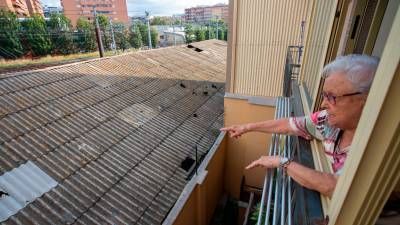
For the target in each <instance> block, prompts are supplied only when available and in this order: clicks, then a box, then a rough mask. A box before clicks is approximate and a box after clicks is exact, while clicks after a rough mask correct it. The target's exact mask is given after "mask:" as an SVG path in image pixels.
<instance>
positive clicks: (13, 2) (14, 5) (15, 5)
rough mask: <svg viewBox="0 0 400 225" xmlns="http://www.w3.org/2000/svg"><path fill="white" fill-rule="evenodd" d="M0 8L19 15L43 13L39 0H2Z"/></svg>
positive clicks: (0, 0)
mask: <svg viewBox="0 0 400 225" xmlns="http://www.w3.org/2000/svg"><path fill="white" fill-rule="evenodd" d="M0 9H5V10H9V11H11V12H15V13H16V14H17V16H18V17H27V16H32V15H33V14H35V13H39V14H42V15H43V8H42V6H41V4H40V1H39V0H0Z"/></svg>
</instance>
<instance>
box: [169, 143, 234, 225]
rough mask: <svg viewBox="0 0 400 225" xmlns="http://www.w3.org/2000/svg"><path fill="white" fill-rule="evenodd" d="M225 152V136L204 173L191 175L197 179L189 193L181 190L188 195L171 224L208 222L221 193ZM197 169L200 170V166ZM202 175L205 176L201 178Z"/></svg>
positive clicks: (203, 223) (200, 223) (193, 224)
mask: <svg viewBox="0 0 400 225" xmlns="http://www.w3.org/2000/svg"><path fill="white" fill-rule="evenodd" d="M210 152H211V151H210ZM225 154H226V138H224V139H223V140H222V141H221V143H220V144H219V146H218V147H217V150H216V151H215V153H214V154H213V155H212V158H211V160H210V161H209V163H208V165H207V166H206V167H205V170H204V171H203V172H205V173H202V172H200V173H199V175H198V176H197V178H196V176H194V177H193V179H197V184H196V185H195V187H194V189H192V191H191V192H189V193H184V192H183V195H184V194H188V195H189V197H188V199H187V200H186V203H185V204H184V206H183V208H182V209H181V210H180V211H179V212H178V215H177V217H176V219H175V221H174V222H173V224H175V225H188V224H190V225H205V224H209V223H210V221H211V219H212V216H213V213H214V210H215V208H216V206H217V204H218V201H219V200H220V198H221V196H222V193H223V182H224V179H223V177H224V167H225V163H224V162H225ZM205 161H206V160H205ZM199 171H202V169H201V166H200V168H199ZM202 176H205V177H203V178H202ZM188 185H190V183H189V184H188ZM178 201H179V200H178Z"/></svg>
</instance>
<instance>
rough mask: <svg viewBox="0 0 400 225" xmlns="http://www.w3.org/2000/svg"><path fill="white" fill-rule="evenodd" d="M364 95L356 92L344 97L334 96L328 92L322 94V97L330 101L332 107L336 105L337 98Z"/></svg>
mask: <svg viewBox="0 0 400 225" xmlns="http://www.w3.org/2000/svg"><path fill="white" fill-rule="evenodd" d="M359 94H362V93H361V92H354V93H349V94H344V95H337V96H336V95H332V94H329V93H326V92H324V91H323V92H322V97H323V98H326V99H327V100H328V102H329V103H330V104H332V105H335V104H336V99H337V98H341V97H347V96H353V95H359Z"/></svg>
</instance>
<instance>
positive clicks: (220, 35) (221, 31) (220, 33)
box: [218, 28, 225, 40]
mask: <svg viewBox="0 0 400 225" xmlns="http://www.w3.org/2000/svg"><path fill="white" fill-rule="evenodd" d="M218 30H219V31H218V39H219V40H225V29H223V28H219V29H218Z"/></svg>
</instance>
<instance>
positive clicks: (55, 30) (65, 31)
mask: <svg viewBox="0 0 400 225" xmlns="http://www.w3.org/2000/svg"><path fill="white" fill-rule="evenodd" d="M49 28H50V33H51V42H52V44H53V53H54V54H64V55H67V54H70V53H72V52H74V43H73V35H72V25H71V20H70V19H68V18H67V17H66V16H65V15H63V14H59V13H54V14H51V17H50V22H49Z"/></svg>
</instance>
